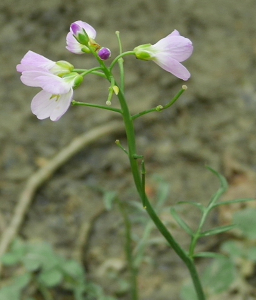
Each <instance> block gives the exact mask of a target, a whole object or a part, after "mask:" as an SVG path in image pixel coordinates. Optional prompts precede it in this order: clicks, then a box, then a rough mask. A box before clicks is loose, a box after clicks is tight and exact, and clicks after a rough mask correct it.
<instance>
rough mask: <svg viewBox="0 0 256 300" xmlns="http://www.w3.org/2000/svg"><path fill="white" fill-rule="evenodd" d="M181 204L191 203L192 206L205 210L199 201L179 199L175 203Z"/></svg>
mask: <svg viewBox="0 0 256 300" xmlns="http://www.w3.org/2000/svg"><path fill="white" fill-rule="evenodd" d="M181 204H190V205H193V206H195V207H197V208H198V209H200V210H201V211H202V212H204V211H205V207H204V206H203V205H202V204H201V203H197V202H190V201H179V202H178V203H176V205H181Z"/></svg>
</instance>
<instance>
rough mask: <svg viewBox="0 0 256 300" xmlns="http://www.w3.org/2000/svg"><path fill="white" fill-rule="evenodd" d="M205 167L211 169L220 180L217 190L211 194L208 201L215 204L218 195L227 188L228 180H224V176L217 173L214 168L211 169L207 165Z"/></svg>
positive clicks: (218, 197)
mask: <svg viewBox="0 0 256 300" xmlns="http://www.w3.org/2000/svg"><path fill="white" fill-rule="evenodd" d="M206 168H207V169H208V170H209V171H211V172H212V173H213V174H214V175H216V176H217V177H218V179H219V181H220V188H219V190H218V191H217V192H216V193H215V194H214V195H213V197H212V199H211V201H210V205H213V204H215V202H217V201H218V200H219V199H220V197H221V196H222V195H223V194H224V193H225V192H226V191H227V190H228V182H227V180H226V178H225V177H224V176H222V175H221V174H220V173H218V172H217V171H215V170H214V169H212V168H211V167H209V166H206Z"/></svg>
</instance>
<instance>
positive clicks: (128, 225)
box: [117, 199, 139, 300]
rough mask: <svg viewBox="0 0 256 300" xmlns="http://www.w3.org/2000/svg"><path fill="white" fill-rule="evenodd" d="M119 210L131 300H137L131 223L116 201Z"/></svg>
mask: <svg viewBox="0 0 256 300" xmlns="http://www.w3.org/2000/svg"><path fill="white" fill-rule="evenodd" d="M117 201H118V205H119V209H120V211H121V214H122V216H123V219H124V225H125V240H126V243H125V254H126V259H127V263H128V268H129V272H130V284H131V299H132V300H138V299H139V295H138V283H137V275H138V269H137V268H136V267H135V265H134V257H133V248H132V232H131V221H130V219H129V216H128V214H127V212H126V209H125V207H124V204H123V203H122V202H121V201H120V200H119V199H117Z"/></svg>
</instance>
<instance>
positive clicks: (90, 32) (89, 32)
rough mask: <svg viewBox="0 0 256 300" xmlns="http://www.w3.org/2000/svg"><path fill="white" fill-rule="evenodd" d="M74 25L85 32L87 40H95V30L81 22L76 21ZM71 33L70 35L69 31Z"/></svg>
mask: <svg viewBox="0 0 256 300" xmlns="http://www.w3.org/2000/svg"><path fill="white" fill-rule="evenodd" d="M74 23H75V24H77V25H79V26H80V27H82V28H83V29H84V30H85V32H86V33H87V35H88V36H89V38H91V39H93V40H94V39H95V38H96V30H95V29H94V28H93V27H92V26H91V25H89V24H88V23H86V22H83V21H76V22H74ZM71 33H72V31H71Z"/></svg>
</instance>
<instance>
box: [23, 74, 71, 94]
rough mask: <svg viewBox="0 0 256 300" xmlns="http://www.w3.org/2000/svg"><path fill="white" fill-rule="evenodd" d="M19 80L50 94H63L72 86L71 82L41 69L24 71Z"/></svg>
mask: <svg viewBox="0 0 256 300" xmlns="http://www.w3.org/2000/svg"><path fill="white" fill-rule="evenodd" d="M20 80H21V81H22V83H23V84H25V85H27V86H32V87H40V88H42V89H43V90H45V91H46V92H49V93H51V94H65V93H67V92H68V91H69V90H70V88H71V87H72V83H69V82H67V81H66V80H64V79H62V78H60V77H58V76H56V75H54V74H52V73H50V72H43V71H25V72H23V73H22V75H21V77H20Z"/></svg>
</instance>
